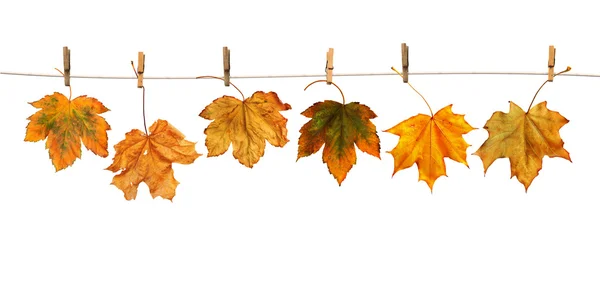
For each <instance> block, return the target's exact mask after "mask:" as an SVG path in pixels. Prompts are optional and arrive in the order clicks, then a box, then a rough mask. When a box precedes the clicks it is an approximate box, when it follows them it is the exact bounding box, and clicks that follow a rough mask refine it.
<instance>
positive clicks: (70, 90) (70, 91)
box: [54, 68, 73, 101]
mask: <svg viewBox="0 0 600 282" xmlns="http://www.w3.org/2000/svg"><path fill="white" fill-rule="evenodd" d="M54 69H55V70H57V71H58V72H59V73H60V74H61V75H62V76H63V77H64V76H65V74H64V73H63V72H62V71H61V70H59V69H57V68H54ZM72 96H73V89H71V85H69V101H71V97H72Z"/></svg>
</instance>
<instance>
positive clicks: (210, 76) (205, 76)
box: [196, 75, 246, 101]
mask: <svg viewBox="0 0 600 282" xmlns="http://www.w3.org/2000/svg"><path fill="white" fill-rule="evenodd" d="M198 78H214V79H220V80H223V81H225V79H223V78H222V77H217V76H212V75H203V76H197V77H196V79H198ZM229 84H230V85H231V86H233V87H234V88H235V90H237V91H238V92H240V95H242V101H243V100H246V97H244V93H242V91H241V90H240V89H239V88H237V86H235V84H233V83H231V82H229Z"/></svg>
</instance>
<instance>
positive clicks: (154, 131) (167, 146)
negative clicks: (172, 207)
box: [106, 119, 201, 200]
mask: <svg viewBox="0 0 600 282" xmlns="http://www.w3.org/2000/svg"><path fill="white" fill-rule="evenodd" d="M184 138H185V136H184V135H183V134H182V133H181V132H180V131H179V130H177V129H176V128H175V127H173V126H172V125H170V124H169V123H168V122H167V121H165V120H160V119H159V120H157V121H156V122H154V124H153V125H152V126H150V135H146V134H145V133H144V132H142V131H140V130H137V129H134V130H132V131H130V132H128V133H126V134H125V139H124V140H122V141H121V142H119V143H118V144H117V145H115V151H116V154H115V157H114V158H113V163H112V164H111V165H110V166H109V167H108V168H106V169H107V170H110V171H112V172H118V171H121V173H119V174H117V175H115V176H114V177H113V181H112V183H111V184H113V185H115V186H117V187H118V188H119V189H121V190H122V191H123V193H125V199H127V200H131V199H135V197H136V195H137V188H138V185H139V184H140V183H141V182H142V181H143V182H145V183H146V185H148V188H150V194H152V198H156V197H157V196H161V197H162V198H163V199H169V200H173V197H174V196H175V189H176V188H177V185H179V181H177V180H176V179H175V177H174V172H173V168H172V163H180V164H191V163H193V162H194V161H195V160H196V158H198V157H199V156H201V154H198V153H197V152H196V148H195V146H196V143H194V142H190V141H187V140H184Z"/></svg>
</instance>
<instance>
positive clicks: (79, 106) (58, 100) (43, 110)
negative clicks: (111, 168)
mask: <svg viewBox="0 0 600 282" xmlns="http://www.w3.org/2000/svg"><path fill="white" fill-rule="evenodd" d="M29 104H31V105H32V106H34V107H35V108H38V109H40V110H38V111H37V112H36V113H34V114H33V115H31V116H30V117H28V118H27V119H28V120H29V124H28V125H27V130H26V132H25V141H30V142H37V141H41V140H44V139H46V138H47V140H46V149H48V153H49V155H50V159H52V164H53V165H54V168H55V169H56V171H59V170H62V169H65V168H67V167H68V166H71V165H72V164H73V163H74V162H75V159H76V158H81V142H83V145H85V147H86V148H87V149H88V150H91V151H92V152H93V153H94V154H96V155H98V156H101V157H103V158H105V157H107V156H108V151H107V147H108V136H107V133H106V131H107V130H110V125H109V124H108V123H107V122H106V120H104V118H103V117H101V116H99V114H102V113H105V112H107V111H108V109H107V108H106V107H105V106H104V105H103V104H102V103H101V102H100V101H98V100H96V99H95V98H91V97H87V96H85V95H84V96H79V97H76V98H75V99H73V100H69V98H67V97H66V96H65V95H63V94H61V93H58V92H54V93H53V94H52V95H46V96H45V97H44V98H42V99H40V100H38V101H35V102H32V103H29Z"/></svg>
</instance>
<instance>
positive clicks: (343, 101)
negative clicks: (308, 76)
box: [304, 79, 346, 104]
mask: <svg viewBox="0 0 600 282" xmlns="http://www.w3.org/2000/svg"><path fill="white" fill-rule="evenodd" d="M317 82H327V80H323V79H320V80H315V81H313V82H311V83H309V84H308V85H306V87H304V91H306V89H308V87H309V86H311V85H313V84H315V83H317ZM331 84H333V86H335V87H336V88H337V89H338V90H339V91H340V94H342V104H346V97H345V96H344V92H342V89H341V88H340V87H339V86H337V84H335V82H331Z"/></svg>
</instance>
